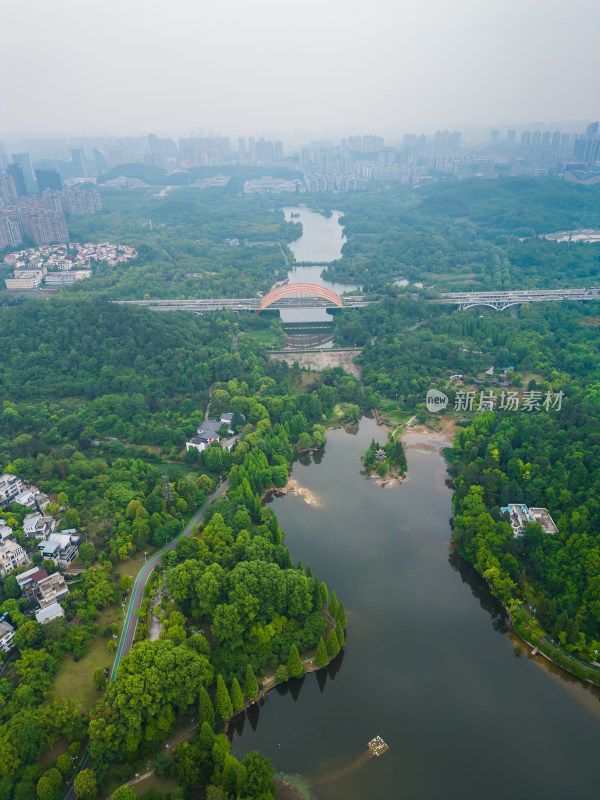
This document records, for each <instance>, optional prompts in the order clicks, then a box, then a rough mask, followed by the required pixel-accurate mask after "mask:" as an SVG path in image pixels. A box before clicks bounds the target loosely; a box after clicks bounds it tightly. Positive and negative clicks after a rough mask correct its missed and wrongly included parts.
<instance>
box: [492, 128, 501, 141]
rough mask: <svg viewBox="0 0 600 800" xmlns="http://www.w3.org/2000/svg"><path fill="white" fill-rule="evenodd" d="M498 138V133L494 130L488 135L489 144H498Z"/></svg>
mask: <svg viewBox="0 0 600 800" xmlns="http://www.w3.org/2000/svg"><path fill="white" fill-rule="evenodd" d="M499 138H500V131H499V130H496V129H494V130H493V131H492V132H491V133H490V144H498V139H499Z"/></svg>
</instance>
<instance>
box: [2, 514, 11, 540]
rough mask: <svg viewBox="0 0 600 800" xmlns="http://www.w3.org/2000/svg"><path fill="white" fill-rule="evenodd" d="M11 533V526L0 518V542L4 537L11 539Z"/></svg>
mask: <svg viewBox="0 0 600 800" xmlns="http://www.w3.org/2000/svg"><path fill="white" fill-rule="evenodd" d="M12 535H13V530H12V528H11V527H10V526H9V525H7V524H6V523H5V522H4V520H1V519H0V542H3V541H4V540H5V539H12Z"/></svg>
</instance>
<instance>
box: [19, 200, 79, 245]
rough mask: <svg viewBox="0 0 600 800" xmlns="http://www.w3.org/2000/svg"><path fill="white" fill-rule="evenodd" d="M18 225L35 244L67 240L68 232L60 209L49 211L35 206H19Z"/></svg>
mask: <svg viewBox="0 0 600 800" xmlns="http://www.w3.org/2000/svg"><path fill="white" fill-rule="evenodd" d="M18 216H19V220H20V223H21V225H20V227H21V228H22V230H23V232H24V233H25V235H26V236H27V237H28V238H29V239H31V240H32V241H33V242H34V243H35V244H53V243H55V242H68V241H69V233H68V231H67V223H66V221H65V215H64V214H63V213H62V211H51V210H49V209H46V208H39V207H36V206H25V207H22V208H19V210H18Z"/></svg>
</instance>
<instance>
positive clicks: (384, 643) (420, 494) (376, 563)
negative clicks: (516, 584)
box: [233, 419, 600, 800]
mask: <svg viewBox="0 0 600 800" xmlns="http://www.w3.org/2000/svg"><path fill="white" fill-rule="evenodd" d="M378 433H379V429H378V428H377V427H376V426H375V424H374V422H372V421H370V420H367V419H363V420H362V421H361V423H360V429H359V431H358V433H357V434H355V435H351V434H350V433H348V432H347V431H343V430H341V431H333V432H330V433H329V434H328V437H327V444H326V446H325V452H324V454H322V455H319V456H317V457H316V458H315V459H314V460H313V459H309V460H305V461H303V462H302V463H296V464H295V465H294V470H293V476H294V477H295V478H296V479H297V480H298V481H299V483H300V485H301V486H304V487H306V488H308V489H309V490H310V491H311V492H313V493H314V494H315V495H316V496H317V497H318V499H319V501H320V505H319V506H317V507H312V506H309V505H307V504H306V502H305V501H304V500H303V499H302V498H301V497H298V496H295V495H287V496H285V497H282V498H278V499H275V500H274V501H273V505H272V508H273V510H274V511H275V513H276V514H277V517H278V519H279V522H280V525H281V527H282V529H283V530H284V531H286V532H287V539H286V542H287V545H288V546H289V548H290V550H291V554H292V559H293V560H294V561H295V560H297V559H301V560H302V562H303V563H304V564H305V565H306V564H307V563H310V564H311V567H312V569H313V573H314V574H315V575H318V576H319V577H320V578H321V579H322V580H324V581H325V582H326V583H327V585H328V587H329V590H330V592H331V590H332V589H335V590H336V593H337V596H338V599H340V600H343V601H344V605H345V607H346V612H347V616H348V626H349V627H348V636H347V646H346V649H345V652H344V653H343V654H342V656H341V657H340V658H338V660H337V662H336V663H335V665H334V666H333V667H330V669H329V672H327V671H326V670H322V671H321V672H320V673H316V674H312V675H308V676H306V677H305V678H304V679H303V680H302V681H296V682H294V683H293V685H290V686H288V687H285V688H283V689H281V690H280V691H273V692H271V693H270V694H269V695H268V697H267V699H266V700H265V702H264V703H263V705H262V706H261V707H260V708H259V709H257V713H254V714H253V715H252V717H251V718H249V717H246V718H245V720H244V721H243V726H240V730H241V735H239V734H236V735H235V736H234V741H233V746H234V750H235V751H236V752H237V754H238V755H240V756H241V755H243V754H244V753H246V752H248V751H250V750H254V749H257V750H259V751H260V752H262V753H265V754H267V755H268V756H269V757H270V758H271V759H272V760H273V763H274V765H275V767H276V769H278V770H284V771H286V772H298V773H300V774H302V775H304V776H306V777H307V778H308V779H309V780H310V782H311V784H312V786H313V791H314V794H315V795H316V796H317V797H319V798H321V800H370V798H381V799H383V800H387V799H388V798H389V799H390V800H394V798H410V800H454V799H456V800H470V798H473V800H475V799H476V800H480V798H482V797H485V798H491V799H492V800H495V798H498V800H505V798H517V800H520V798H528V799H529V798H533V799H534V800H537V798H540V799H542V798H543V799H544V800H567V798H577V797H588V796H589V797H596V796H597V794H598V768H597V753H598V745H599V733H600V717H599V708H600V706H599V703H598V699H597V696H596V695H595V694H594V692H595V690H590V689H588V688H587V687H585V686H583V685H582V684H580V683H579V682H577V681H574V680H572V679H570V678H568V677H565V676H560V675H559V674H558V673H557V672H556V671H555V670H552V669H549V668H547V667H545V666H543V665H542V664H539V663H537V661H536V660H534V659H531V658H530V657H528V656H527V654H526V652H525V650H524V649H523V648H522V647H521V646H520V645H519V643H518V642H516V641H514V639H513V637H511V636H510V635H509V634H508V632H507V626H506V620H505V617H504V614H503V611H502V609H501V608H500V607H499V605H498V604H497V603H496V602H495V601H494V599H493V598H492V597H491V596H490V595H489V592H488V591H487V588H486V587H485V585H484V584H483V583H482V582H481V580H480V579H479V578H478V576H477V575H476V574H475V573H474V571H473V570H472V569H471V568H470V567H469V566H468V565H466V564H465V563H464V562H462V561H460V559H458V558H457V557H456V556H455V555H454V554H453V553H452V552H451V550H450V548H449V539H450V528H449V524H448V519H449V517H450V499H451V491H450V490H449V489H448V488H447V487H446V486H445V484H444V478H445V466H444V462H443V460H442V458H441V456H440V455H439V453H438V451H437V449H436V448H431V447H428V446H427V443H424V444H423V443H419V441H418V440H417V441H413V442H412V443H411V445H412V446H411V447H410V448H409V449H408V450H407V454H408V467H409V471H408V478H407V480H406V481H404V483H402V484H401V485H396V486H395V487H393V488H386V489H382V488H381V487H379V486H378V485H377V484H376V483H375V482H374V481H372V480H366V479H365V478H363V477H362V476H361V475H360V463H359V456H360V454H361V452H363V451H364V450H365V449H366V448H367V446H368V445H369V443H370V441H371V439H372V438H373V436H375V438H377V436H378ZM379 440H380V441H382V436H381V434H380V433H379ZM376 735H380V736H382V738H383V739H384V740H385V741H386V742H387V743H388V744H389V746H390V750H389V751H388V752H387V753H386V754H385V755H383V756H382V757H381V758H378V759H377V758H373V759H370V760H365V758H364V757H363V755H364V754H365V751H366V745H367V742H368V741H369V740H370V739H371V738H373V737H374V736H376Z"/></svg>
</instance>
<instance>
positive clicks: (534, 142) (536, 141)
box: [531, 131, 542, 147]
mask: <svg viewBox="0 0 600 800" xmlns="http://www.w3.org/2000/svg"><path fill="white" fill-rule="evenodd" d="M541 141H542V134H541V133H540V132H539V131H534V132H533V136H532V137H531V146H532V147H539V146H540V142H541Z"/></svg>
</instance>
